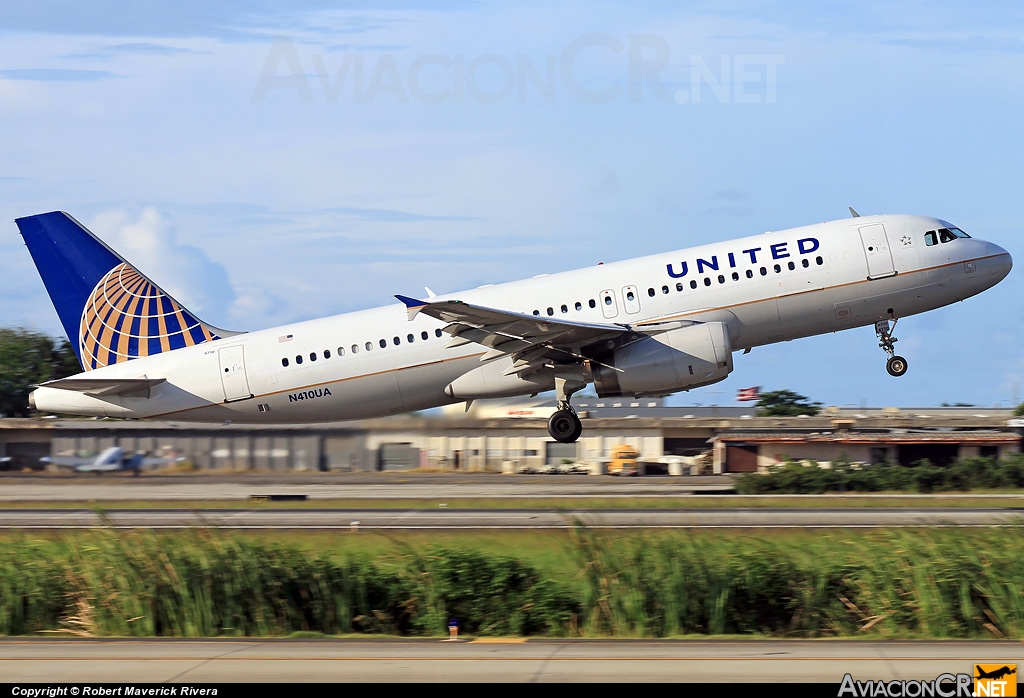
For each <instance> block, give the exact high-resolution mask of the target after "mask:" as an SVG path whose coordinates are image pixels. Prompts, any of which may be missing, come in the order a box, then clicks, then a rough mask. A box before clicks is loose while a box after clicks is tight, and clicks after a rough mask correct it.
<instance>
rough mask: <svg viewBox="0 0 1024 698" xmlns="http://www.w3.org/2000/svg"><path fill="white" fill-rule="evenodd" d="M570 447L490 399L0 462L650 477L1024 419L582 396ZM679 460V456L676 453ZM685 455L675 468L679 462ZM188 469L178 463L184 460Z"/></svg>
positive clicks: (1, 428)
mask: <svg viewBox="0 0 1024 698" xmlns="http://www.w3.org/2000/svg"><path fill="white" fill-rule="evenodd" d="M576 406H577V409H578V411H579V413H580V416H581V418H582V420H583V424H584V427H585V428H584V432H583V436H582V438H580V440H579V442H578V443H575V444H561V443H558V442H555V441H553V440H552V439H551V437H550V436H549V435H548V433H547V428H546V423H547V417H548V416H549V415H550V414H551V412H552V411H553V409H554V404H553V403H549V402H545V401H532V402H530V401H527V402H523V401H487V402H478V403H474V404H473V406H472V408H471V409H470V410H469V411H464V406H463V405H457V406H454V407H453V408H449V409H446V410H438V411H436V412H435V413H433V414H430V415H410V416H398V417H392V418H387V419H376V420H366V421H360V422H346V423H338V424H316V425H303V426H293V425H277V426H252V425H240V424H224V425H202V424H188V423H176V422H144V421H134V422H126V421H116V420H92V419H0V458H4V457H7V458H9V459H10V460H8V461H7V462H6V466H7V467H8V468H12V469H18V470H21V469H24V468H33V469H37V468H40V467H42V464H41V463H40V460H39V459H40V458H41V457H44V456H65V457H67V456H75V457H79V458H82V459H88V458H90V457H94V456H95V455H96V454H98V453H100V452H102V451H103V450H104V449H105V448H107V447H109V446H120V447H121V448H123V449H124V450H125V451H127V452H145V453H148V454H150V455H154V456H167V457H180V458H184V459H185V461H186V462H187V463H188V464H190V465H189V466H188V467H194V468H196V469H200V470H221V471H237V470H262V471H292V470H295V471H314V470H321V471H359V470H364V471H365V470H409V469H414V468H431V469H440V470H452V471H484V470H489V471H495V472H501V471H503V470H504V471H506V472H507V471H508V470H510V469H513V470H514V469H520V470H521V469H524V468H531V469H534V470H540V469H543V468H544V467H545V466H550V465H557V464H560V463H565V462H573V463H585V464H591V465H594V464H600V463H601V462H606V461H607V460H608V458H609V456H610V453H611V450H612V448H613V447H615V446H616V445H619V444H627V445H629V446H631V447H633V448H634V449H635V450H636V451H637V452H638V453H639V460H640V461H641V462H642V463H644V465H645V470H646V472H647V473H648V474H655V473H667V472H669V470H670V467H669V464H670V463H671V462H672V461H673V460H675V462H676V464H677V467H675V468H674V469H672V470H673V471H674V472H676V473H679V472H686V473H691V472H693V473H696V472H703V473H707V474H710V473H742V472H753V471H757V470H759V469H764V468H766V467H767V466H770V465H771V464H773V463H777V462H780V461H782V460H786V459H795V460H811V461H819V462H825V463H828V462H831V461H835V460H837V459H840V458H843V459H848V460H852V461H855V462H862V463H877V462H881V461H885V460H893V461H897V462H901V463H907V464H909V463H913V462H915V461H917V460H920V459H922V458H928V459H929V460H931V461H932V462H934V463H936V464H939V465H943V464H947V463H949V462H951V461H952V460H955V459H956V458H958V457H961V456H971V455H980V456H1002V455H1004V454H1006V453H1008V452H1014V451H1019V450H1020V447H1021V435H1022V433H1024V421H1022V420H1015V419H1014V418H1013V416H1012V411H1011V410H1009V409H992V408H987V409H985V408H973V407H972V408H928V409H924V408H913V409H907V408H904V409H898V408H881V409H866V408H835V407H830V408H825V409H824V410H823V411H822V413H821V414H819V415H817V416H814V417H757V416H756V414H755V411H754V409H753V408H752V407H751V408H747V407H669V406H665V405H664V404H663V403H662V402H661V401H659V400H628V399H621V400H619V399H616V400H599V399H581V400H578V401H577V405H576ZM673 457H674V458H673ZM680 461H682V462H684V463H685V466H686V467H685V470H680V468H679V467H678V463H679V462H680ZM179 467H180V466H179Z"/></svg>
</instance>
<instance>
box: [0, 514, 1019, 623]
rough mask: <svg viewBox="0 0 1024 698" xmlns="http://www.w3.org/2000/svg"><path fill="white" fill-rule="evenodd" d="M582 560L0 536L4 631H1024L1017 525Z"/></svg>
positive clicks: (185, 537) (683, 540) (128, 537)
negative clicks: (563, 566)
mask: <svg viewBox="0 0 1024 698" xmlns="http://www.w3.org/2000/svg"><path fill="white" fill-rule="evenodd" d="M567 545H568V551H567V553H568V554H570V555H572V556H573V559H574V561H575V566H576V567H577V568H578V574H577V576H576V577H575V578H574V579H562V578H559V579H557V580H556V579H554V578H549V577H546V576H545V575H544V574H543V573H541V572H540V571H538V569H537V568H535V567H533V566H531V565H530V564H528V563H526V562H523V561H522V560H519V559H516V558H513V557H509V556H503V555H494V554H491V553H484V552H479V551H475V550H466V549H453V548H444V547H428V548H425V549H420V548H416V547H413V546H407V547H406V548H404V549H403V550H402V551H401V553H400V554H398V555H397V556H396V555H394V554H392V556H390V557H388V558H386V559H384V558H381V559H377V558H369V557H366V556H360V555H351V556H338V557H332V556H325V555H320V554H317V553H313V552H310V551H308V550H304V549H302V548H300V547H299V546H297V545H295V544H285V543H264V542H260V541H258V540H253V539H249V538H244V537H233V536H224V535H221V534H219V533H217V532H214V531H203V530H197V531H194V532H189V533H187V534H156V533H153V532H125V531H116V530H109V531H102V532H94V533H88V534H78V535H75V536H70V537H68V538H66V539H62V540H59V541H56V542H55V541H53V540H36V539H33V538H29V537H25V536H23V537H18V536H11V537H8V538H7V540H6V544H5V546H3V548H2V549H0V634H3V635H28V634H39V633H51V634H67V635H79V636H86V637H91V636H136V637H148V636H167V637H213V636H282V635H289V634H293V633H296V632H307V633H324V634H328V635H334V634H348V633H366V634H384V635H417V636H435V635H444V634H447V625H448V621H449V620H450V619H451V618H457V619H458V621H459V625H460V628H461V630H462V632H463V633H464V634H469V635H499V636H501V635H520V636H522V635H541V636H586V637H605V636H614V637H666V636H677V635H688V634H702V635H708V634H711V635H722V634H726V635H729V634H736V635H766V636H775V637H828V636H830V637H850V636H866V635H870V636H876V637H878V636H881V637H929V638H943V637H959V638H982V637H986V638H993V637H1010V638H1021V637H1022V636H1024V582H1022V580H1024V551H1022V550H1021V548H1020V546H1018V545H1016V535H1015V533H1014V531H1013V529H990V530H954V529H941V530H940V529H927V530H920V529H919V530H914V531H906V532H900V531H882V532H867V533H864V534H858V535H855V536H854V535H849V534H835V535H822V536H820V537H818V536H809V535H804V536H800V537H797V538H792V537H789V538H787V537H777V536H772V537H766V538H760V539H759V538H749V537H725V536H721V535H716V534H714V533H708V532H692V533H674V534H668V533H660V534H656V533H652V534H650V535H643V536H636V537H628V538H626V539H624V538H623V536H622V535H621V534H620V533H617V532H608V531H597V530H591V529H587V528H584V527H582V526H581V527H577V528H576V529H574V530H573V532H572V534H571V537H570V540H569V542H568V543H567Z"/></svg>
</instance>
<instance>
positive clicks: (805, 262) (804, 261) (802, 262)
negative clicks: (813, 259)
mask: <svg viewBox="0 0 1024 698" xmlns="http://www.w3.org/2000/svg"><path fill="white" fill-rule="evenodd" d="M800 263H801V264H803V265H804V269H806V268H807V267H809V266H811V263H810V262H808V261H807V260H806V259H803V260H801V262H800Z"/></svg>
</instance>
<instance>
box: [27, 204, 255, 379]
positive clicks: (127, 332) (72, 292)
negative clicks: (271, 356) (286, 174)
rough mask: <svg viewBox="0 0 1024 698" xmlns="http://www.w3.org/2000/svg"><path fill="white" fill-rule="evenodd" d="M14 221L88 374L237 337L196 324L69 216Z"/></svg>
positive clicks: (48, 215)
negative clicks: (197, 345)
mask: <svg viewBox="0 0 1024 698" xmlns="http://www.w3.org/2000/svg"><path fill="white" fill-rule="evenodd" d="M15 222H16V223H17V224H18V230H20V231H21V236H22V237H23V238H24V239H25V244H26V245H27V246H28V251H29V252H30V253H31V255H32V260H33V261H34V262H35V264H36V269H38V270H39V275H40V276H41V277H43V284H45V286H46V291H47V293H49V294H50V300H52V301H53V306H54V308H56V310H57V315H58V316H59V317H60V321H61V324H62V325H63V326H64V332H65V333H66V334H67V336H68V339H69V340H70V341H71V345H72V346H73V347H74V348H75V353H76V354H77V355H78V360H79V362H80V363H81V364H82V367H83V368H85V370H86V371H91V370H92V369H94V368H99V367H101V366H108V365H110V364H116V363H122V362H125V361H130V360H132V359H136V358H138V357H140V356H152V355H153V354H159V353H162V352H165V351H172V350H174V349H180V348H181V347H188V346H193V345H196V344H202V343H203V342H209V341H212V340H215V339H220V337H222V336H230V335H232V334H235V333H234V332H224V331H223V330H218V329H216V328H214V327H211V326H210V325H207V324H206V323H204V322H202V321H201V320H199V319H198V318H196V316H195V315H193V314H192V313H190V312H189V311H187V310H186V309H185V308H183V307H182V306H181V304H180V303H178V302H177V301H175V300H174V299H173V298H171V297H170V296H168V295H167V294H166V293H164V292H163V291H162V290H161V289H160V288H159V287H158V286H157V285H156V284H154V283H153V282H152V281H150V280H149V279H147V278H146V277H145V276H143V275H142V274H140V273H139V271H138V270H137V269H135V268H134V267H133V266H131V265H130V264H128V263H127V262H126V261H124V259H122V258H121V257H120V256H119V255H118V254H117V253H116V252H114V251H113V250H111V249H110V248H109V247H107V246H106V245H104V244H103V243H102V242H101V241H100V240H99V239H98V238H97V237H96V236H95V235H93V234H92V233H90V232H89V231H88V230H86V228H85V226H83V225H82V224H81V223H79V222H78V221H76V220H75V219H74V218H72V217H71V216H69V215H68V214H66V213H64V212H62V211H53V212H51V213H42V214H39V215H38V216H27V217H25V218H18V219H17V220H16V221H15Z"/></svg>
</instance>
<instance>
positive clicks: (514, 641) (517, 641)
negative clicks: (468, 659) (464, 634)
mask: <svg viewBox="0 0 1024 698" xmlns="http://www.w3.org/2000/svg"><path fill="white" fill-rule="evenodd" d="M529 639H530V638H527V637H478V638H477V639H475V640H470V641H469V642H467V643H466V644H467V645H521V644H523V643H524V642H526V641H527V640H529Z"/></svg>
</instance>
